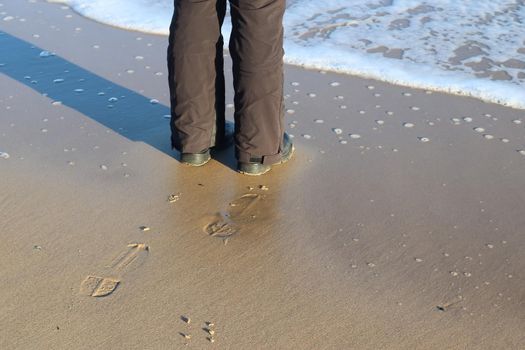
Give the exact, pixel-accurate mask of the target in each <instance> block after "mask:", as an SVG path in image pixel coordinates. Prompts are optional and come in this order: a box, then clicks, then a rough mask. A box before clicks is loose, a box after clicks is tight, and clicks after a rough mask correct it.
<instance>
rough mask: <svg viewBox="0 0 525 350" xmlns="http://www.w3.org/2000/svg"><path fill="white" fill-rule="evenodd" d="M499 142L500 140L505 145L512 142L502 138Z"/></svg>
mask: <svg viewBox="0 0 525 350" xmlns="http://www.w3.org/2000/svg"><path fill="white" fill-rule="evenodd" d="M499 140H500V141H501V142H503V143H509V142H510V140H509V139H506V138H501V139H499Z"/></svg>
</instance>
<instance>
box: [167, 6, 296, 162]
mask: <svg viewBox="0 0 525 350" xmlns="http://www.w3.org/2000/svg"><path fill="white" fill-rule="evenodd" d="M226 1H227V0H175V1H174V4H175V11H174V14H173V19H172V23H171V26H170V36H169V46H168V70H169V87H170V99H171V131H172V136H171V141H172V147H173V148H175V149H177V150H178V151H180V152H182V153H199V152H202V151H203V150H206V149H209V148H211V147H214V146H215V145H217V144H218V143H220V142H221V138H223V137H224V123H225V101H224V99H225V82H224V68H223V65H224V60H223V45H224V42H223V37H222V35H221V26H222V23H223V21H224V17H225V14H226ZM229 2H230V8H231V19H232V33H231V37H230V42H229V50H230V55H231V58H232V61H233V67H232V70H233V85H234V91H235V98H234V104H235V114H234V120H235V154H236V157H237V159H238V161H239V162H259V163H261V164H273V163H278V162H280V161H281V152H282V148H283V135H284V103H283V102H284V100H283V55H284V50H283V26H282V20H283V15H284V10H285V6H286V4H285V0H229Z"/></svg>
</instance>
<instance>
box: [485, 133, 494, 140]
mask: <svg viewBox="0 0 525 350" xmlns="http://www.w3.org/2000/svg"><path fill="white" fill-rule="evenodd" d="M483 137H484V138H486V139H487V140H492V139H493V138H494V136H492V135H491V134H484V135H483Z"/></svg>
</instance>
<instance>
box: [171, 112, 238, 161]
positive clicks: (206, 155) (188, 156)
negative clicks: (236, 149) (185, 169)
mask: <svg viewBox="0 0 525 350" xmlns="http://www.w3.org/2000/svg"><path fill="white" fill-rule="evenodd" d="M233 133H234V124H233V123H232V122H229V121H226V124H225V125H224V136H223V137H221V138H219V139H218V140H217V143H216V144H215V145H214V146H212V147H210V148H206V149H204V150H202V151H200V152H198V153H182V154H181V156H180V161H181V163H184V164H187V165H191V166H202V165H204V164H206V163H208V162H209V161H210V159H211V154H210V150H211V149H217V150H220V149H224V148H227V147H228V146H229V145H231V144H232V143H233Z"/></svg>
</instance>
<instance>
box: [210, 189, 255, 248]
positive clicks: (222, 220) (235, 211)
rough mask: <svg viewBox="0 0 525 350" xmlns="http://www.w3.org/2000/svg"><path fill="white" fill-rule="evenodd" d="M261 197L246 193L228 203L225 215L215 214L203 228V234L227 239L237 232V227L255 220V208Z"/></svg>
mask: <svg viewBox="0 0 525 350" xmlns="http://www.w3.org/2000/svg"><path fill="white" fill-rule="evenodd" d="M260 200H261V195H259V194H256V193H247V194H245V195H243V196H241V197H239V198H237V199H236V200H234V201H233V202H231V203H230V205H229V208H228V210H227V211H226V212H225V213H217V214H215V215H214V216H213V218H211V220H209V222H208V224H207V225H206V226H204V232H206V233H207V234H208V235H210V236H212V237H220V238H228V237H231V236H233V235H234V234H236V233H237V232H238V231H239V226H240V225H242V224H245V223H248V222H250V221H252V220H253V219H255V218H256V215H255V207H256V204H257V203H258V202H259V201H260Z"/></svg>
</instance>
